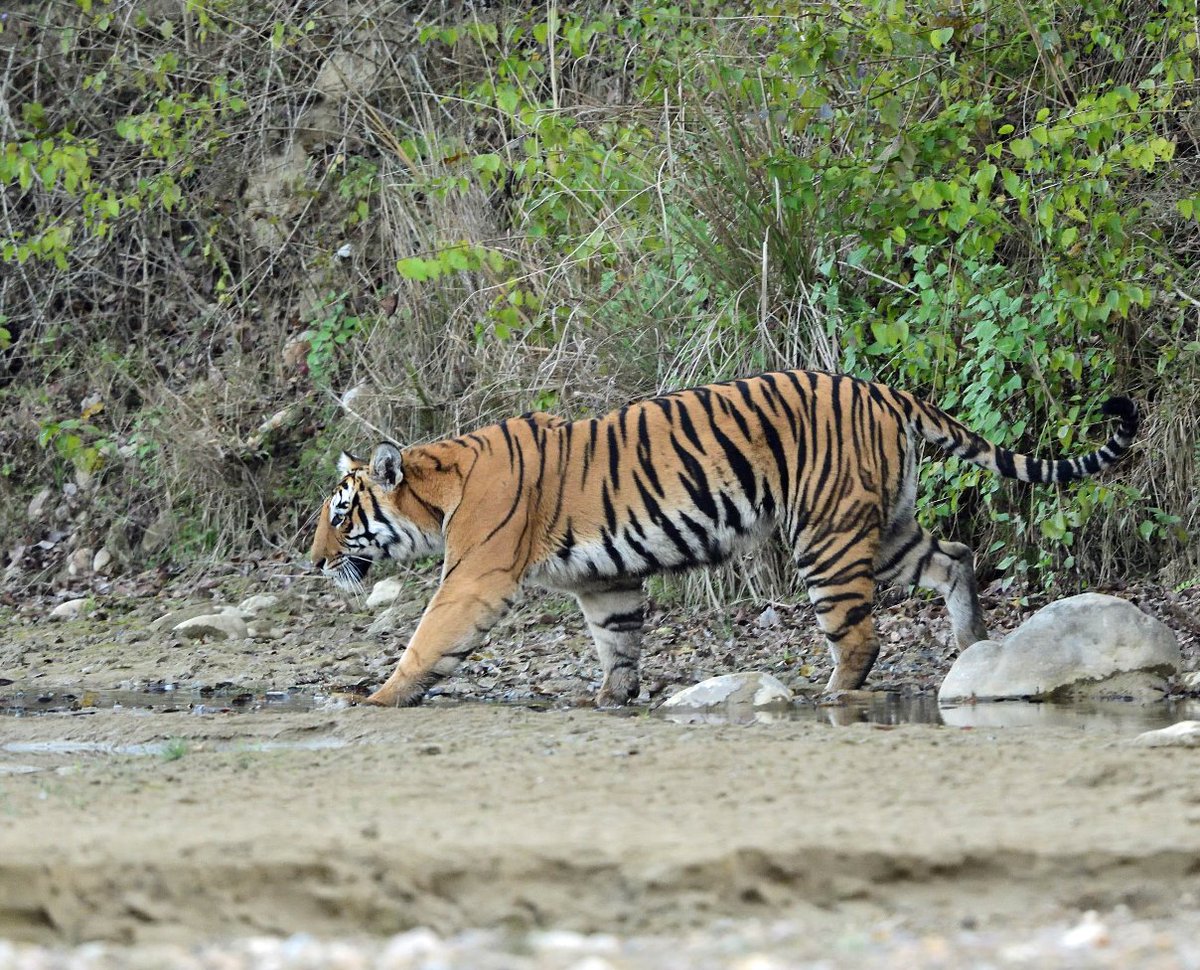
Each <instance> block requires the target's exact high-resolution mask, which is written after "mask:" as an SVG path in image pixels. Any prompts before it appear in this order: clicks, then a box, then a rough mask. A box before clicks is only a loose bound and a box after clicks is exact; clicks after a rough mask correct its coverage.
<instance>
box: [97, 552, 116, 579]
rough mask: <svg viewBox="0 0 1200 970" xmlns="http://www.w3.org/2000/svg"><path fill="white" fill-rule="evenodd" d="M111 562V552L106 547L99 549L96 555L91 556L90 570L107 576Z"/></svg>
mask: <svg viewBox="0 0 1200 970" xmlns="http://www.w3.org/2000/svg"><path fill="white" fill-rule="evenodd" d="M112 564H113V554H112V553H111V552H109V551H108V550H107V549H99V550H97V551H96V555H95V556H93V557H92V572H94V573H96V574H98V575H100V576H107V575H108V573H109V569H110V568H111V567H112Z"/></svg>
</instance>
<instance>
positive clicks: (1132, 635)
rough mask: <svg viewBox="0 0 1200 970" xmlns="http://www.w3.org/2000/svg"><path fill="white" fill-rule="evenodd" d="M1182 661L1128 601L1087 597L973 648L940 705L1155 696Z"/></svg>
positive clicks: (1165, 632)
mask: <svg viewBox="0 0 1200 970" xmlns="http://www.w3.org/2000/svg"><path fill="white" fill-rule="evenodd" d="M1179 663H1180V657H1179V642H1178V641H1177V640H1176V639H1175V634H1174V633H1172V632H1171V630H1170V628H1168V627H1167V626H1165V625H1164V624H1163V623H1160V622H1159V621H1158V620H1156V619H1154V617H1152V616H1147V615H1146V614H1145V613H1143V612H1142V611H1141V610H1139V609H1138V608H1137V607H1136V606H1134V605H1133V604H1132V603H1128V602H1126V601H1125V600H1123V599H1118V598H1117V597H1115V596H1105V595H1102V594H1099V593H1083V594H1082V595H1080V596H1071V597H1068V598H1067V599H1064V600H1059V601H1058V602H1056V603H1051V604H1050V605H1049V606H1047V607H1045V608H1043V609H1041V610H1038V612H1037V613H1035V614H1034V615H1033V616H1031V617H1030V618H1029V619H1028V620H1026V621H1025V622H1024V623H1023V624H1021V626H1019V627H1018V628H1017V629H1016V630H1014V631H1013V632H1012V633H1010V634H1009V635H1008V636H1006V637H1005V638H1004V639H1003V640H1002V641H1000V642H999V643H997V642H996V641H995V640H982V641H980V642H979V643H976V644H973V645H971V646H970V647H968V648H967V649H966V650H964V651H963V652H962V653H961V654H960V655H959V658H958V659H957V660H956V661H955V662H954V665H953V666H952V667H951V668H950V671H949V672H948V673H947V674H946V679H945V680H944V681H943V682H942V686H941V689H940V690H939V691H938V700H939V701H941V702H951V701H956V700H965V699H968V698H975V699H976V700H997V699H1001V698H1004V699H1011V698H1019V697H1035V698H1046V697H1050V696H1055V697H1062V696H1066V695H1078V694H1083V695H1088V694H1091V695H1096V694H1105V693H1112V694H1127V693H1134V694H1137V693H1139V692H1144V693H1147V694H1148V693H1149V692H1150V691H1152V690H1162V689H1164V688H1165V687H1166V678H1167V677H1169V676H1170V675H1171V674H1173V673H1175V671H1177V670H1178V669H1179Z"/></svg>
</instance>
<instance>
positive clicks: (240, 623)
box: [174, 613, 250, 640]
mask: <svg viewBox="0 0 1200 970" xmlns="http://www.w3.org/2000/svg"><path fill="white" fill-rule="evenodd" d="M174 629H175V632H176V633H178V634H179V635H180V636H183V637H187V638H188V639H189V640H203V639H206V638H211V639H214V640H244V639H245V638H246V637H247V636H249V634H250V631H249V630H248V629H247V628H246V621H245V620H243V619H242V618H241V617H240V616H231V615H230V614H228V613H211V614H208V615H205V616H194V617H192V618H191V619H190V620H184V621H183V622H182V623H180V624H178V625H177V626H176V627H175V628H174Z"/></svg>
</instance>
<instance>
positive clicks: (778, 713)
mask: <svg viewBox="0 0 1200 970" xmlns="http://www.w3.org/2000/svg"><path fill="white" fill-rule="evenodd" d="M328 703H329V698H328V697H326V696H324V695H321V694H316V693H309V692H303V691H299V690H290V691H274V690H269V691H248V690H236V691H198V690H171V689H169V688H168V689H163V688H159V689H153V690H142V691H135V690H85V689H71V688H60V689H57V690H55V691H49V692H45V693H38V692H33V691H22V690H15V691H4V690H0V716H3V715H9V716H13V717H35V716H40V715H48V714H57V715H59V716H64V715H65V716H74V717H80V716H86V715H89V714H96V713H98V712H100V711H118V712H123V713H127V714H130V715H133V716H139V715H141V716H145V715H150V714H193V715H210V716H211V715H229V714H248V713H265V714H271V713H274V712H285V711H291V712H296V711H301V712H303V711H312V710H316V709H318V708H322V707H325V706H326V705H328ZM436 703H438V704H439V706H441V707H445V708H447V709H449V708H453V707H458V706H470V705H476V704H480V703H485V704H489V705H499V706H501V707H506V706H507V707H519V708H522V709H526V710H530V709H532V710H539V711H554V710H557V709H559V708H558V706H556V705H554V704H553V703H538V702H533V703H519V702H502V701H477V700H465V699H464V700H458V699H456V700H450V701H447V700H445V699H440V700H438V701H436ZM609 713H610V714H612V715H617V716H630V717H633V716H638V715H643V714H645V713H647V709H646V708H644V707H628V708H625V709H623V710H620V711H612V712H609ZM655 713H656V715H657V716H659V717H662V718H664V719H665V720H668V721H673V722H676V723H681V724H755V723H758V724H764V723H772V722H782V721H809V722H816V723H821V724H829V725H832V726H835V727H846V726H849V725H853V724H874V725H877V726H880V727H894V726H897V725H901V724H932V725H944V726H946V727H956V728H1015V727H1069V728H1077V729H1079V730H1081V731H1088V730H1093V731H1096V730H1103V731H1112V730H1119V731H1150V730H1155V729H1157V728H1163V727H1168V726H1170V725H1171V724H1174V723H1175V722H1176V721H1181V720H1189V719H1200V700H1175V701H1158V702H1155V703H1150V704H1142V703H1135V702H1132V701H1119V700H1108V701H1097V700H1087V701H1076V702H1073V703H1040V704H1035V703H1029V702H1022V701H1009V702H999V703H984V704H959V705H954V706H945V707H942V706H939V705H938V702H937V697H936V695H934V694H917V695H903V694H895V693H884V692H874V693H873V692H870V691H862V692H856V693H855V694H854V695H851V696H849V697H845V698H843V699H841V700H840V701H839V702H838V703H834V704H830V703H826V702H824V701H823V700H822V699H821V698H820V697H819V695H814V696H811V697H808V696H804V697H800V698H798V699H797V700H796V701H795V702H794V703H792V704H791V705H790V706H783V707H772V708H767V709H755V708H753V707H733V706H725V707H721V708H718V709H716V710H713V711H703V712H690V711H670V712H667V711H664V710H661V709H660V710H658V711H657V712H655ZM447 715H448V716H449V711H447ZM46 743H51V742H46ZM64 743H66V742H64ZM71 743H75V742H71ZM79 743H80V744H86V743H85V742H79ZM284 746H289V747H296V746H302V745H292V744H291V743H290V742H289V743H287V744H286V745H284ZM140 747H141V746H137V745H131V746H129V748H130V750H128V751H126V750H116V749H114V748H113V747H112V746H108V747H104V746H103V745H101V746H100V747H98V748H96V749H95V750H101V749H103V750H104V751H105V752H106V753H110V754H161V753H162V752H160V751H159V750H157V748H155V749H154V750H150V748H153V747H154V746H148V747H147V750H140ZM134 748H139V750H133V749H134ZM3 750H8V751H15V750H16V749H14V748H12V747H11V746H5V747H3ZM30 750H33V749H30ZM38 750H40V751H45V752H48V751H50V750H51V749H50V748H40V749H38ZM87 750H93V749H89V748H86V747H79V748H74V749H71V751H67V750H66V749H63V751H62V752H61V753H74V752H76V751H78V752H83V751H87ZM264 750H265V748H264Z"/></svg>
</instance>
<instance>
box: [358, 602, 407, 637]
mask: <svg viewBox="0 0 1200 970" xmlns="http://www.w3.org/2000/svg"><path fill="white" fill-rule="evenodd" d="M404 620H405V616H404V611H403V610H402V609H400V608H399V607H398V606H389V607H388V608H387V609H386V610H384V611H383V612H382V613H380V614H379V615H378V616H377V617H375V620H374V622H372V624H371V625H370V626H369V627H368V628H367V633H368V634H369V635H370V636H373V637H374V636H378V635H379V634H381V633H394V632H395V631H396V629H397V628H398V627H399V626H400V625H401V624H402V623H404Z"/></svg>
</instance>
